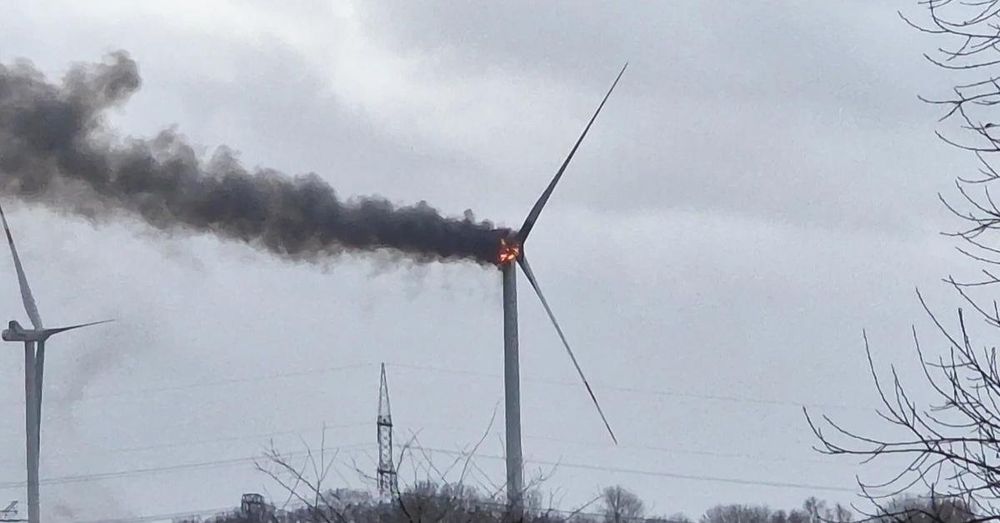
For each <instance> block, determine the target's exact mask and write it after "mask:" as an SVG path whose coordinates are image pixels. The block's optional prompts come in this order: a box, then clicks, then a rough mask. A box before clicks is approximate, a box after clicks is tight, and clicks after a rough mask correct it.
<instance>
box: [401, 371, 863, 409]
mask: <svg viewBox="0 0 1000 523" xmlns="http://www.w3.org/2000/svg"><path fill="white" fill-rule="evenodd" d="M386 365H389V366H390V367H395V368H399V369H409V370H422V371H431V372H440V373H446V374H459V375H463V376H481V377H486V378H496V379H501V378H502V377H503V376H501V375H499V374H493V373H489V372H481V371H474V370H465V369H451V368H447V367H438V366H431V365H416V364H410V363H387V364H386ZM521 381H527V382H534V383H541V384H545V385H556V386H560V387H579V386H580V384H579V383H577V382H575V381H567V380H552V379H544V378H530V377H527V378H526V377H525V376H523V375H522V376H521ZM591 385H592V386H594V388H598V389H604V390H613V391H616V392H624V393H630V394H646V395H653V396H671V397H679V398H687V399H695V400H709V401H725V402H733V403H750V404H756V405H774V406H782V407H795V408H802V407H808V408H815V409H839V410H864V411H871V410H872V409H871V408H870V407H860V406H857V405H841V404H835V403H812V402H808V403H801V402H797V401H788V400H776V399H766V398H750V397H743V396H725V395H719V394H696V393H693V392H679V391H674V390H667V389H654V388H646V387H622V386H617V385H609V384H604V383H600V382H591Z"/></svg>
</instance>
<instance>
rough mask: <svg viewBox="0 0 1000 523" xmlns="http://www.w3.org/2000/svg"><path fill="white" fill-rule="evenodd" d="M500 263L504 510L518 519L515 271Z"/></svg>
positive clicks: (518, 374) (519, 474)
mask: <svg viewBox="0 0 1000 523" xmlns="http://www.w3.org/2000/svg"><path fill="white" fill-rule="evenodd" d="M514 265H515V264H513V263H505V264H503V265H501V266H500V270H501V271H502V274H503V391H504V421H505V422H506V426H507V441H506V443H507V505H508V506H507V510H508V511H509V516H510V519H511V520H512V521H520V520H521V511H522V510H523V506H522V501H521V500H522V496H523V494H524V492H523V490H524V465H523V462H522V460H521V371H520V367H519V365H520V364H519V362H518V353H517V270H516V269H515V266H514Z"/></svg>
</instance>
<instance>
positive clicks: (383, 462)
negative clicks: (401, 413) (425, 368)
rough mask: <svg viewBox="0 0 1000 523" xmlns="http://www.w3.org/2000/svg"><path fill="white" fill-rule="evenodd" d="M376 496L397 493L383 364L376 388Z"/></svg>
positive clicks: (387, 497)
mask: <svg viewBox="0 0 1000 523" xmlns="http://www.w3.org/2000/svg"><path fill="white" fill-rule="evenodd" d="M375 424H376V426H377V428H378V469H377V475H378V494H379V497H381V498H382V499H383V500H386V499H391V498H392V497H393V496H395V495H396V494H397V493H398V492H399V486H398V485H397V483H396V466H395V464H393V462H392V455H393V454H392V414H391V412H390V409H389V384H388V382H386V379H385V363H383V364H382V376H381V379H380V380H379V387H378V418H376V421H375Z"/></svg>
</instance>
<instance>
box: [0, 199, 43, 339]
mask: <svg viewBox="0 0 1000 523" xmlns="http://www.w3.org/2000/svg"><path fill="white" fill-rule="evenodd" d="M0 220H2V221H3V230H4V232H5V233H7V243H8V244H9V245H10V254H11V256H12V257H13V258H14V270H15V271H17V284H18V285H20V287H21V301H23V302H24V310H25V312H27V313H28V319H30V320H31V324H32V325H33V326H34V327H35V328H36V329H41V328H42V317H41V316H39V315H38V306H37V305H35V297H34V296H32V295H31V287H29V286H28V277H27V276H25V275H24V267H22V266H21V258H20V257H19V256H18V255H17V247H15V246H14V237H13V236H11V235H10V227H8V226H7V216H6V215H4V213H3V207H0Z"/></svg>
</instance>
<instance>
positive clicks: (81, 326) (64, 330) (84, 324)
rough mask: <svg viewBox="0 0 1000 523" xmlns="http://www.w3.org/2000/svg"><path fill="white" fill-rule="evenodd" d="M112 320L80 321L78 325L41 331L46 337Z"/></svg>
mask: <svg viewBox="0 0 1000 523" xmlns="http://www.w3.org/2000/svg"><path fill="white" fill-rule="evenodd" d="M112 321H115V320H101V321H92V322H90V323H81V324H79V325H70V326H69V327H58V328H55V329H45V330H43V331H42V333H43V337H44V338H48V337H49V336H52V335H53V334H59V333H60V332H66V331H71V330H73V329H82V328H84V327H90V326H92V325H100V324H102V323H110V322H112Z"/></svg>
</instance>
